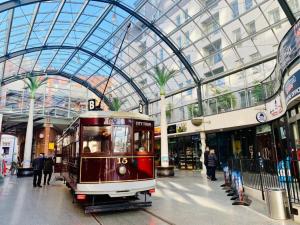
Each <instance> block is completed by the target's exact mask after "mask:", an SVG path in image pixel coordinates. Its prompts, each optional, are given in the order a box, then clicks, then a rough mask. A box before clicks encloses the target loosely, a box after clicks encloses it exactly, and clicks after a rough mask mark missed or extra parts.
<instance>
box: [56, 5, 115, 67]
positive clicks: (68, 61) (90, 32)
mask: <svg viewBox="0 0 300 225" xmlns="http://www.w3.org/2000/svg"><path fill="white" fill-rule="evenodd" d="M112 8H113V5H109V6H108V7H107V8H106V9H105V11H104V12H103V13H102V15H101V16H100V17H98V19H97V21H96V23H95V24H94V25H93V27H92V29H90V30H89V32H88V33H87V34H86V35H85V37H84V38H83V40H82V41H81V42H80V44H79V45H78V47H79V48H81V47H82V46H83V45H84V44H85V42H86V41H87V40H88V39H89V38H90V37H91V35H92V34H93V33H94V32H95V30H96V29H97V28H98V27H99V25H100V24H101V23H102V21H103V20H104V19H105V17H106V16H107V15H108V14H109V12H110V11H111V10H112ZM77 52H78V50H75V51H74V52H73V53H72V54H71V55H70V57H69V58H68V59H67V61H66V62H65V63H64V65H63V66H62V67H61V68H60V70H59V71H60V72H62V71H63V70H64V69H65V68H66V66H67V65H68V64H69V63H70V62H71V60H72V59H73V57H74V56H75V55H76V54H77Z"/></svg>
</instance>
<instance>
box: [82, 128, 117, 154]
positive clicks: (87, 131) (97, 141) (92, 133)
mask: <svg viewBox="0 0 300 225" xmlns="http://www.w3.org/2000/svg"><path fill="white" fill-rule="evenodd" d="M82 139H83V140H82V143H83V146H82V153H100V152H102V153H104V152H109V149H110V142H111V127H110V126H103V127H99V126H84V127H83V137H82Z"/></svg>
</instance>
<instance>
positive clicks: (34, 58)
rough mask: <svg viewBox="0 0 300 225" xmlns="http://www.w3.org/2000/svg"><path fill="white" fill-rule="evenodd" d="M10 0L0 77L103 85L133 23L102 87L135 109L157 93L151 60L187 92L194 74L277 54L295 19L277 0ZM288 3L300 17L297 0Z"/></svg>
mask: <svg viewBox="0 0 300 225" xmlns="http://www.w3.org/2000/svg"><path fill="white" fill-rule="evenodd" d="M10 2H11V1H1V0H0V40H1V41H0V59H1V61H0V76H1V77H2V80H4V81H5V79H9V78H11V77H12V76H16V75H18V74H23V73H26V72H39V71H43V72H46V73H47V72H49V71H51V73H52V74H54V73H57V75H59V74H60V73H64V74H67V75H68V76H69V77H70V78H74V77H77V78H79V79H80V80H83V81H86V82H88V83H89V85H90V86H91V87H92V88H95V89H97V90H98V91H100V92H103V90H104V87H105V85H106V82H107V78H108V77H109V75H110V73H111V70H112V65H113V63H114V61H115V57H116V55H117V52H118V50H119V48H120V45H121V42H122V39H123V37H124V35H125V33H126V28H127V26H128V24H129V23H131V27H130V29H129V31H128V33H127V34H126V38H125V41H124V44H123V46H122V48H121V51H120V54H119V57H118V58H117V60H116V65H115V66H116V68H115V69H114V70H113V71H112V77H111V79H110V81H109V83H108V86H107V90H106V92H105V95H106V96H109V97H119V98H120V99H121V100H122V102H123V105H122V109H123V110H131V109H134V108H136V107H137V106H138V104H139V101H140V100H143V98H144V99H145V98H146V99H147V100H148V101H154V100H156V99H158V98H159V88H158V86H157V85H156V83H155V82H154V80H153V78H152V77H151V76H150V75H149V74H150V73H151V72H152V71H153V69H154V66H156V65H159V66H166V67H167V68H168V69H175V70H176V71H177V73H176V76H175V77H174V78H173V79H172V80H171V81H170V82H169V83H168V86H167V94H171V93H175V92H178V90H179V91H180V90H182V91H184V90H186V89H187V88H189V87H193V86H195V85H196V83H195V82H196V81H197V80H203V79H204V80H205V79H212V78H214V77H219V76H222V75H226V74H227V73H230V72H232V71H234V70H237V69H240V68H243V67H246V66H248V65H250V64H252V63H254V62H257V61H259V60H264V59H268V58H270V60H271V59H274V58H275V55H276V51H277V48H278V44H279V42H280V40H281V39H282V37H283V35H284V34H285V33H286V32H287V30H288V29H289V28H290V26H291V25H290V23H289V22H288V19H287V17H286V15H285V13H284V12H283V10H282V9H281V7H280V5H279V3H278V1H273V0H168V1H164V0H148V1H146V0H137V1H132V0H123V1H119V2H118V3H117V4H116V2H115V1H109V0H101V1H96V0H95V1H93V0H90V1H83V0H59V1H58V0H53V1H37V0H29V1H26V2H27V3H29V4H26V5H18V4H19V3H16V7H15V8H12V7H9V4H10ZM287 2H288V4H289V6H290V8H291V9H292V11H293V14H294V16H295V17H296V18H297V19H298V18H299V10H300V0H288V1H287ZM112 3H115V4H116V5H113V4H112ZM125 8H126V9H125ZM4 9H6V10H4ZM138 16H142V18H144V19H145V20H146V21H147V22H148V24H147V23H145V21H142V20H140V19H139V18H138ZM149 24H150V25H151V26H149ZM152 25H154V28H156V30H155V29H153V27H152ZM156 31H158V32H159V33H157V32H156ZM161 34H162V35H161ZM162 36H164V37H165V38H166V39H168V40H170V41H171V44H172V45H173V46H174V47H175V48H176V49H177V50H176V51H174V49H172V47H171V46H170V44H168V42H167V41H166V39H163V38H162ZM175 52H176V53H175ZM179 54H181V55H182V56H183V57H184V58H185V60H186V61H187V62H188V63H189V64H190V65H191V68H192V70H193V71H194V73H195V75H196V77H193V76H192V74H191V73H190V71H189V70H188V69H187V68H186V67H185V65H184V60H182V58H180V55H179ZM4 56H7V57H4ZM262 79H263V77H262Z"/></svg>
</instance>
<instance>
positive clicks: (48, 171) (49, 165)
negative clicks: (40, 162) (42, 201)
mask: <svg viewBox="0 0 300 225" xmlns="http://www.w3.org/2000/svg"><path fill="white" fill-rule="evenodd" d="M53 166H54V161H53V158H52V157H51V156H48V158H46V159H45V162H44V186H45V185H46V180H47V176H48V180H47V184H48V185H49V184H50V180H51V176H52V172H53Z"/></svg>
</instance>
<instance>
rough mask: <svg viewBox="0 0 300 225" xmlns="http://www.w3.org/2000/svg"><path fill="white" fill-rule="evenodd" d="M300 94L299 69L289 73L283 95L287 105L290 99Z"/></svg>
mask: <svg viewBox="0 0 300 225" xmlns="http://www.w3.org/2000/svg"><path fill="white" fill-rule="evenodd" d="M299 94H300V70H299V71H297V72H296V73H294V74H293V75H291V77H290V78H289V79H288V80H287V81H286V82H285V84H284V96H285V100H286V104H287V105H288V104H289V102H290V101H291V99H293V98H294V97H296V96H298V95H299Z"/></svg>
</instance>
